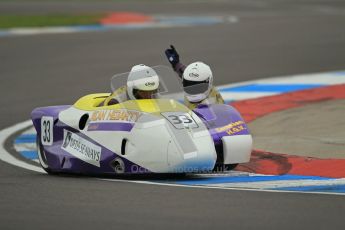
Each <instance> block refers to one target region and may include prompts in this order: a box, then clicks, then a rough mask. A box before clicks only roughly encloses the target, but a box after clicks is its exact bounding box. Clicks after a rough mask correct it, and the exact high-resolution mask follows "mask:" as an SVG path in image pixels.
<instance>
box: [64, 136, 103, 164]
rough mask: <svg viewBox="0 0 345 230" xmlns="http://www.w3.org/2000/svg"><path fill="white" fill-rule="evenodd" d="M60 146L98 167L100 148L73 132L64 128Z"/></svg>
mask: <svg viewBox="0 0 345 230" xmlns="http://www.w3.org/2000/svg"><path fill="white" fill-rule="evenodd" d="M61 148H62V149H63V150H65V151H66V152H68V153H70V154H72V155H73V156H75V157H77V158H79V159H80V160H82V161H85V162H87V163H89V164H92V165H94V166H97V167H100V160H101V151H102V148H101V147H100V146H98V145H95V144H93V143H91V142H90V141H88V140H86V139H84V138H82V137H81V136H79V135H77V134H75V133H72V132H70V131H68V130H65V129H64V138H63V142H62V146H61Z"/></svg>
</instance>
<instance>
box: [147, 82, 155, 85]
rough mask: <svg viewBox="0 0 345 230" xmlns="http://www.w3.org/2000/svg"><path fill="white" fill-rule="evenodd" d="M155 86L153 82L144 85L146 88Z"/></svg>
mask: <svg viewBox="0 0 345 230" xmlns="http://www.w3.org/2000/svg"><path fill="white" fill-rule="evenodd" d="M155 84H156V83H154V82H146V83H145V85H146V86H154V85H155Z"/></svg>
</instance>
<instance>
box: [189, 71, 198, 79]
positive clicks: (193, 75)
mask: <svg viewBox="0 0 345 230" xmlns="http://www.w3.org/2000/svg"><path fill="white" fill-rule="evenodd" d="M189 76H190V77H193V78H198V77H199V74H197V73H193V72H192V73H190V74H189Z"/></svg>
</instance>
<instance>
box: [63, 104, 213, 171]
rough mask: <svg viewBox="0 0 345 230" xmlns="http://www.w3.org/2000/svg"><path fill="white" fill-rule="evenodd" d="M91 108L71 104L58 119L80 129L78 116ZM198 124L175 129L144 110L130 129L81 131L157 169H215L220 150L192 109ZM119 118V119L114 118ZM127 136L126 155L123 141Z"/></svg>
mask: <svg viewBox="0 0 345 230" xmlns="http://www.w3.org/2000/svg"><path fill="white" fill-rule="evenodd" d="M86 113H88V114H89V115H90V116H91V113H92V111H83V110H79V109H77V108H75V107H73V106H72V107H71V108H69V109H67V110H64V111H62V112H61V113H60V114H59V120H60V121H61V122H63V123H65V124H66V125H68V126H71V127H73V128H76V129H78V130H79V128H78V125H79V118H80V117H81V116H82V115H84V114H86ZM192 117H193V119H194V121H195V123H196V124H197V126H198V127H197V128H195V127H194V128H188V127H186V128H184V129H176V128H175V127H174V126H173V125H172V124H171V123H170V122H169V121H168V120H167V119H166V118H164V117H163V116H157V115H152V114H149V113H144V114H143V115H142V116H141V117H140V118H139V120H138V121H137V122H136V123H135V125H134V127H133V128H132V130H131V131H130V132H128V131H87V126H88V124H87V125H86V128H85V129H84V130H80V132H81V133H83V134H84V135H86V136H88V137H90V138H91V139H92V140H94V141H96V142H97V143H99V144H100V145H101V146H103V147H105V148H107V149H109V150H110V151H112V152H114V153H116V154H117V155H119V156H121V157H122V158H126V159H128V160H129V161H131V162H133V163H135V164H137V165H140V166H142V167H143V169H135V170H144V169H147V170H149V171H151V172H155V173H179V172H181V173H182V172H200V171H209V170H212V169H213V167H214V165H215V162H216V159H217V154H216V150H215V147H214V143H213V139H212V136H211V135H210V133H209V132H208V130H207V128H206V126H205V125H204V124H203V122H202V121H201V119H200V118H199V117H198V116H197V115H195V114H194V113H192ZM111 122H116V121H111ZM123 139H126V140H127V144H126V148H125V155H121V143H122V141H123Z"/></svg>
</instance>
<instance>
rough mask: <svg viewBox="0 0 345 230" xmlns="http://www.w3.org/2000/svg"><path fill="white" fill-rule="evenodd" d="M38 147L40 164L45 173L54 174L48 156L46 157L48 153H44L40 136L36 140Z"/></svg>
mask: <svg viewBox="0 0 345 230" xmlns="http://www.w3.org/2000/svg"><path fill="white" fill-rule="evenodd" d="M36 145H37V154H38V160H39V162H40V165H41V166H42V168H43V169H44V171H46V172H47V173H48V174H54V173H53V172H52V170H51V169H50V168H49V166H48V161H47V156H46V153H45V151H44V148H43V145H42V143H41V139H40V137H39V136H37V138H36Z"/></svg>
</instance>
